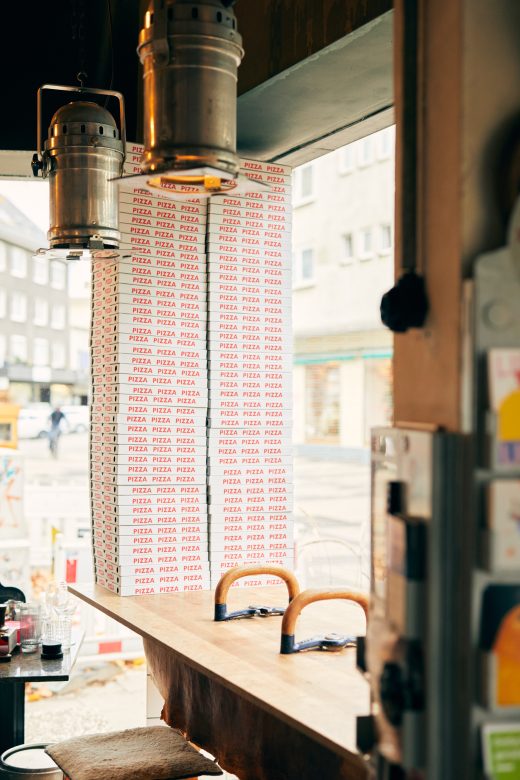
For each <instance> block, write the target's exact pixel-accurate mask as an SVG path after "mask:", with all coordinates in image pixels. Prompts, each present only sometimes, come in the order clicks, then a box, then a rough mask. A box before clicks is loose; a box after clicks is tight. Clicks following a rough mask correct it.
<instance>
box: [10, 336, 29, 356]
mask: <svg viewBox="0 0 520 780" xmlns="http://www.w3.org/2000/svg"><path fill="white" fill-rule="evenodd" d="M9 352H10V360H11V363H27V339H26V337H25V336H20V335H18V334H15V335H13V336H11V339H10V344H9Z"/></svg>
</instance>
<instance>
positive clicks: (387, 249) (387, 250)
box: [377, 222, 394, 255]
mask: <svg viewBox="0 0 520 780" xmlns="http://www.w3.org/2000/svg"><path fill="white" fill-rule="evenodd" d="M385 229H388V232H389V236H390V242H389V244H388V246H383V231H384V230H385ZM378 244H379V246H378V250H377V251H378V253H379V254H380V255H390V254H392V252H393V250H394V231H393V228H392V225H391V223H390V222H385V223H381V224H380V225H379V242H378Z"/></svg>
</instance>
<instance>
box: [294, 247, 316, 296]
mask: <svg viewBox="0 0 520 780" xmlns="http://www.w3.org/2000/svg"><path fill="white" fill-rule="evenodd" d="M293 260H294V273H293V279H294V282H293V286H294V287H295V288H296V289H298V288H301V287H310V286H312V285H313V284H314V250H313V249H300V250H299V251H298V252H296V253H295V254H294V258H293Z"/></svg>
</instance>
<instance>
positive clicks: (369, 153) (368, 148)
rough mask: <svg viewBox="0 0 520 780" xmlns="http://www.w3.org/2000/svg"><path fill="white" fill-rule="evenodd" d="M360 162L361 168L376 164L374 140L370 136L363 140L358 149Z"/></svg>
mask: <svg viewBox="0 0 520 780" xmlns="http://www.w3.org/2000/svg"><path fill="white" fill-rule="evenodd" d="M358 162H359V165H360V166H361V167H363V168H364V167H366V166H367V165H371V163H373V162H374V138H373V136H371V135H369V136H367V137H366V138H362V139H361V141H360V142H359V147H358Z"/></svg>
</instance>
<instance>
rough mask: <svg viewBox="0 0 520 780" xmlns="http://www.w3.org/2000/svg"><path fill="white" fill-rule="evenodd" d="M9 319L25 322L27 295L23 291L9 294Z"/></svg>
mask: <svg viewBox="0 0 520 780" xmlns="http://www.w3.org/2000/svg"><path fill="white" fill-rule="evenodd" d="M11 319H12V321H13V322H26V320H27V296H26V295H24V293H20V292H14V293H12V295H11Z"/></svg>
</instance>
